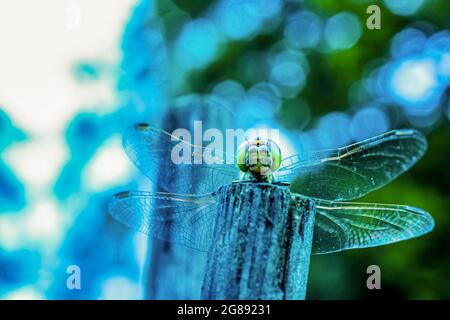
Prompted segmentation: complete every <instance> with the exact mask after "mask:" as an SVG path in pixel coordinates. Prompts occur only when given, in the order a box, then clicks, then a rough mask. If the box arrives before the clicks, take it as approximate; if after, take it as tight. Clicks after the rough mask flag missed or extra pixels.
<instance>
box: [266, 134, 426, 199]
mask: <svg viewBox="0 0 450 320" xmlns="http://www.w3.org/2000/svg"><path fill="white" fill-rule="evenodd" d="M426 148H427V142H426V139H425V137H424V136H423V135H422V134H421V133H420V132H418V131H416V130H412V129H403V130H393V131H389V132H387V133H384V134H382V135H379V136H376V137H373V138H370V139H367V140H364V141H361V142H358V143H355V144H352V145H349V146H346V147H343V148H339V149H334V150H323V151H317V152H312V153H307V154H304V155H294V156H291V157H288V158H286V159H284V160H283V162H282V165H281V168H280V169H279V170H278V172H276V175H275V178H276V179H277V180H278V181H282V182H289V183H291V190H292V191H294V192H297V193H300V194H303V195H306V196H309V197H313V198H320V199H326V200H338V201H342V200H344V201H345V200H351V199H356V198H359V197H362V196H363V195H365V194H367V193H369V192H370V191H372V190H375V189H378V188H380V187H382V186H384V185H385V184H387V183H389V182H390V181H392V180H393V179H395V178H396V177H398V176H399V175H400V174H402V173H403V172H405V171H407V170H408V169H409V168H410V167H411V166H413V165H414V164H415V163H416V162H417V161H418V160H419V159H420V158H421V157H422V155H423V154H424V152H425V150H426Z"/></svg>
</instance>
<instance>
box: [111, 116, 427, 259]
mask: <svg viewBox="0 0 450 320" xmlns="http://www.w3.org/2000/svg"><path fill="white" fill-rule="evenodd" d="M180 143H181V144H183V145H184V146H185V147H188V148H190V149H189V150H194V152H192V154H190V155H189V157H192V162H190V163H189V162H188V163H180V164H177V165H174V164H173V163H172V161H171V159H170V152H171V150H174V148H175V147H176V145H179V144H180ZM123 147H124V150H125V152H126V153H127V155H128V157H129V158H130V159H131V161H132V162H133V163H134V164H135V165H136V166H137V168H138V169H139V170H140V171H141V172H142V173H143V174H145V175H146V176H147V177H148V178H149V179H151V180H153V182H155V183H157V184H158V186H159V187H160V188H161V189H160V190H163V191H160V192H147V191H125V192H120V193H118V194H116V195H114V196H113V197H112V199H111V201H110V203H109V213H110V214H111V215H112V217H113V218H114V219H116V220H117V221H118V222H120V223H122V224H124V225H126V226H128V227H130V228H132V229H134V230H136V231H140V232H142V233H144V234H147V235H149V236H153V237H156V238H158V239H162V240H167V241H170V242H172V243H175V244H180V245H184V246H186V247H189V248H193V249H196V250H200V251H207V250H208V248H209V247H210V245H211V243H212V239H213V232H214V224H215V218H216V215H218V214H220V212H217V210H216V191H217V190H218V189H219V188H220V187H221V186H223V185H226V184H229V183H233V182H234V181H239V180H243V179H244V180H253V181H255V182H261V181H263V182H267V183H276V184H284V185H287V186H288V188H289V190H290V192H291V193H296V194H300V195H301V196H302V197H308V198H309V199H311V200H313V201H314V203H315V207H316V217H315V221H314V231H313V245H312V252H311V253H312V254H324V253H330V252H337V251H341V250H346V249H356V248H366V247H374V246H379V245H385V244H389V243H393V242H397V241H400V240H406V239H410V238H413V237H418V236H420V235H423V234H425V233H428V232H430V231H431V230H432V229H433V227H434V220H433V218H432V217H431V215H430V214H429V213H427V212H426V211H424V210H422V209H419V208H415V207H411V206H406V205H398V204H375V203H358V202H349V200H353V199H357V198H360V197H362V196H364V195H366V194H368V193H369V192H371V191H373V190H376V189H378V188H381V187H382V186H384V185H386V184H387V183H389V182H390V181H392V180H394V179H395V178H396V177H398V176H399V175H400V174H402V173H403V172H405V171H407V170H408V169H409V168H410V167H412V166H413V165H414V164H415V163H416V162H417V161H418V160H419V159H420V158H421V157H422V156H423V154H424V153H425V151H426V149H427V141H426V139H425V137H424V136H423V135H422V134H421V133H420V132H418V131H416V130H414V129H398V130H392V131H389V132H386V133H384V134H381V135H378V136H375V137H372V138H369V139H366V140H363V141H360V142H357V143H353V144H350V145H348V146H345V147H341V148H337V149H329V150H321V151H315V152H308V153H302V154H298V155H293V156H289V157H286V158H284V159H283V158H282V156H281V150H280V148H279V146H278V145H277V144H276V143H275V142H274V141H272V140H268V139H267V140H264V139H260V138H256V139H254V140H252V141H246V142H244V143H243V144H242V145H241V146H240V147H239V149H238V151H237V156H236V163H228V162H224V161H223V162H211V161H210V162H209V163H207V162H206V161H205V162H202V163H195V161H194V160H195V159H194V158H195V157H197V156H198V152H199V151H200V152H202V151H205V148H203V147H202V146H197V145H193V144H190V143H188V142H187V141H184V140H182V139H180V138H178V137H176V136H173V135H171V134H170V133H168V132H166V131H164V130H161V129H159V128H155V127H153V126H151V125H148V124H136V125H132V126H130V127H128V128H127V129H126V131H125V133H124V135H123ZM156 172H160V174H159V176H160V178H159V179H158V178H155V173H156ZM161 176H162V178H161ZM194 182H195V183H194ZM178 190H182V191H183V192H181V193H176V192H174V191H178Z"/></svg>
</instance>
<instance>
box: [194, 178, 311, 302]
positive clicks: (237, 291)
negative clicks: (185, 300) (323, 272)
mask: <svg viewBox="0 0 450 320" xmlns="http://www.w3.org/2000/svg"><path fill="white" fill-rule="evenodd" d="M217 202H218V205H217V216H216V222H215V230H214V237H213V243H212V245H211V247H210V249H209V252H208V259H207V263H206V270H205V277H204V280H203V287H202V298H203V299H304V298H305V293H306V284H307V280H308V270H309V260H310V255H311V245H312V237H313V229H314V216H315V205H314V202H313V201H312V200H310V199H308V198H305V197H302V196H300V195H297V194H292V193H291V192H290V191H289V189H288V188H287V187H286V186H280V185H275V184H269V183H253V182H236V183H232V184H230V185H226V186H223V187H222V188H220V189H219V190H218V192H217Z"/></svg>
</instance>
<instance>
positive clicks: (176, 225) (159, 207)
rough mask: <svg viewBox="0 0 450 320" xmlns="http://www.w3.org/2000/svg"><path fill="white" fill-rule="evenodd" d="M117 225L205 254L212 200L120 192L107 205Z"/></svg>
mask: <svg viewBox="0 0 450 320" xmlns="http://www.w3.org/2000/svg"><path fill="white" fill-rule="evenodd" d="M109 213H110V214H111V215H112V217H113V218H114V219H116V220H117V221H119V222H120V223H122V224H124V225H126V226H128V227H130V228H132V229H134V230H136V231H139V232H142V233H144V234H147V235H149V236H153V237H155V238H158V239H162V240H167V241H170V242H173V243H176V244H181V245H184V246H187V247H189V248H193V249H197V250H200V251H207V250H208V245H209V244H210V243H211V239H212V235H213V227H214V221H215V218H214V216H215V200H214V196H212V195H202V196H191V195H177V194H171V193H164V192H157V193H150V192H143V191H138V192H129V191H126V192H121V193H118V194H116V195H115V196H114V197H113V198H112V199H111V201H110V203H109Z"/></svg>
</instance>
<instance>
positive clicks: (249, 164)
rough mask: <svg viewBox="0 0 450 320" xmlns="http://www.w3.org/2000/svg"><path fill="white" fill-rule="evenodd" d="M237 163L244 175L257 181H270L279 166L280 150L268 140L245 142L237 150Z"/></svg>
mask: <svg viewBox="0 0 450 320" xmlns="http://www.w3.org/2000/svg"><path fill="white" fill-rule="evenodd" d="M237 161H238V167H239V169H240V170H241V171H242V172H244V173H245V174H247V175H250V176H251V177H253V178H254V179H256V180H258V181H267V180H269V181H271V180H272V174H273V173H274V172H275V171H276V170H277V169H278V168H279V167H280V164H281V150H280V147H279V146H278V145H277V144H276V143H275V142H273V141H272V140H269V139H267V140H265V139H260V138H256V139H255V140H247V141H245V142H244V143H242V144H241V145H240V146H239V148H238V154H237Z"/></svg>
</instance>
